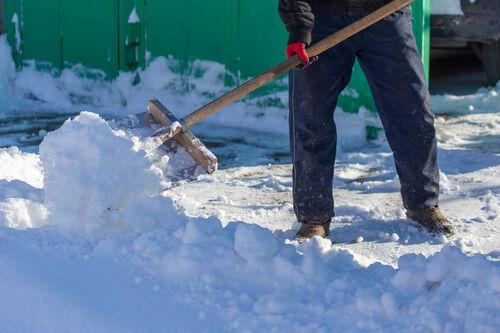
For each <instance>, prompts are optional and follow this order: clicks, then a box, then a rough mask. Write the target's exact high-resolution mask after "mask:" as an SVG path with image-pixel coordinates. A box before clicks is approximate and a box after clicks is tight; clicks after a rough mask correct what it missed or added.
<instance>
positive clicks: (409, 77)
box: [358, 7, 439, 210]
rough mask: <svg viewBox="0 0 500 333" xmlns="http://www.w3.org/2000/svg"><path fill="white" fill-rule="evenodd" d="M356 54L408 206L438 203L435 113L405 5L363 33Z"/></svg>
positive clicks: (419, 206)
mask: <svg viewBox="0 0 500 333" xmlns="http://www.w3.org/2000/svg"><path fill="white" fill-rule="evenodd" d="M362 38H363V42H362V47H361V49H360V50H359V52H358V59H359V61H360V64H361V66H362V68H363V70H364V72H365V73H366V76H367V78H368V82H369V84H370V87H371V89H372V92H373V95H374V98H375V102H376V106H377V109H378V112H379V115H380V119H381V120H382V124H383V125H384V130H385V133H386V136H387V140H388V141H389V144H390V146H391V148H392V151H393V152H394V159H395V163H396V169H397V172H398V175H399V179H400V182H401V194H402V197H403V203H404V206H405V207H406V208H408V209H411V210H417V209H424V208H430V207H435V206H437V204H438V195H439V170H438V166H437V144H436V133H435V129H434V116H433V114H432V110H431V104H430V96H429V90H428V88H427V84H426V80H425V75H424V70H423V65H422V61H421V58H420V54H419V51H418V49H417V45H416V42H415V37H414V35H413V31H412V19H411V8H409V7H408V8H405V9H403V10H401V11H398V12H396V13H395V14H393V15H391V16H389V17H388V18H386V19H384V20H382V21H381V22H379V23H377V24H375V25H374V26H372V27H370V28H368V29H367V30H365V31H364V32H363V33H362Z"/></svg>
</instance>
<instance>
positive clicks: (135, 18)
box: [127, 7, 141, 24]
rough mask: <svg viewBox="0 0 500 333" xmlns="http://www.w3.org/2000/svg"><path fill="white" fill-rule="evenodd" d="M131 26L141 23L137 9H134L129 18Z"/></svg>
mask: <svg viewBox="0 0 500 333" xmlns="http://www.w3.org/2000/svg"><path fill="white" fill-rule="evenodd" d="M127 22H128V23H129V24H136V23H141V19H140V18H139V15H137V8H136V7H134V9H132V11H131V12H130V15H129V17H128V21H127Z"/></svg>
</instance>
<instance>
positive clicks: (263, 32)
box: [238, 0, 287, 77]
mask: <svg viewBox="0 0 500 333" xmlns="http://www.w3.org/2000/svg"><path fill="white" fill-rule="evenodd" d="M238 2H239V10H238V18H239V20H238V54H239V66H238V68H239V70H240V72H241V73H242V74H243V75H244V76H246V77H248V76H252V77H253V76H256V75H258V74H259V73H260V72H262V71H264V70H266V69H268V68H271V67H272V66H274V65H276V64H277V63H279V62H280V61H283V60H285V59H286V55H285V48H286V43H287V37H286V36H287V35H286V30H285V27H284V26H283V23H282V22H281V20H280V18H279V15H278V12H277V4H276V3H275V2H272V1H271V2H270V1H269V0H238ZM257 22H258V24H256V23H257Z"/></svg>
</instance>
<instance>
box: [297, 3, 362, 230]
mask: <svg viewBox="0 0 500 333" xmlns="http://www.w3.org/2000/svg"><path fill="white" fill-rule="evenodd" d="M348 21H349V20H348V18H347V17H341V16H338V15H334V14H329V13H317V14H316V23H315V29H314V31H313V43H314V42H315V41H318V40H320V39H322V38H324V37H326V36H328V35H329V34H331V33H333V32H335V31H337V30H339V29H341V28H342V27H344V26H345V25H347V24H348V23H350V22H348ZM355 42H356V38H353V39H351V40H349V41H346V42H344V43H342V44H340V45H338V46H337V47H335V48H334V49H332V50H330V51H327V52H325V53H324V54H322V55H321V56H320V58H319V60H318V61H317V62H315V63H313V64H312V65H310V66H309V67H307V68H306V69H303V70H301V69H297V70H293V71H292V72H291V73H290V76H289V77H290V118H289V123H290V146H291V154H292V161H293V200H294V209H295V213H296V216H297V220H298V221H299V222H301V223H311V222H313V221H315V222H317V223H319V222H320V221H325V220H328V219H331V218H332V217H333V216H334V208H333V195H332V185H333V169H334V163H335V154H336V143H337V137H336V127H335V122H334V119H333V112H334V110H335V106H336V104H337V98H338V95H339V94H340V92H341V91H342V90H343V89H344V88H345V87H346V86H347V84H348V83H349V80H350V77H351V72H352V67H353V65H354V57H355V56H354V55H355Z"/></svg>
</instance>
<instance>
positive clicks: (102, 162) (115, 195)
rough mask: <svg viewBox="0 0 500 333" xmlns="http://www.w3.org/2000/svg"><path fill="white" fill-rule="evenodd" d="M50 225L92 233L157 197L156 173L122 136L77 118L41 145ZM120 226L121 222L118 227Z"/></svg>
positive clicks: (85, 116)
mask: <svg viewBox="0 0 500 333" xmlns="http://www.w3.org/2000/svg"><path fill="white" fill-rule="evenodd" d="M40 159H41V161H42V163H43V170H44V176H45V187H44V189H45V195H46V205H47V208H48V210H49V220H50V222H51V224H57V225H60V226H63V227H65V228H69V229H83V230H87V231H91V230H92V229H94V228H98V227H102V226H103V225H106V224H107V222H108V223H109V222H110V220H112V219H113V216H116V215H120V213H121V212H122V211H124V210H125V209H127V208H128V207H130V206H133V204H134V203H137V202H138V201H140V200H142V199H144V198H148V197H151V196H154V195H157V194H158V192H159V191H160V190H161V187H160V184H161V171H160V170H159V169H157V168H156V167H154V166H153V165H152V163H151V162H150V161H149V160H148V159H147V158H146V154H145V152H144V151H142V150H140V147H137V145H134V142H133V141H132V140H131V139H129V138H127V137H126V136H125V133H123V132H120V131H113V130H112V129H111V128H110V127H109V125H108V124H107V123H106V122H105V121H104V120H103V119H102V118H100V117H99V116H98V115H96V114H93V113H89V112H82V113H81V114H80V115H79V116H78V117H76V118H74V119H72V120H68V121H67V122H66V123H65V124H64V125H63V126H62V127H61V128H60V129H58V130H57V131H55V132H52V133H49V134H48V135H47V137H46V138H45V140H44V141H43V142H42V144H41V145H40ZM117 222H118V223H120V221H117Z"/></svg>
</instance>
